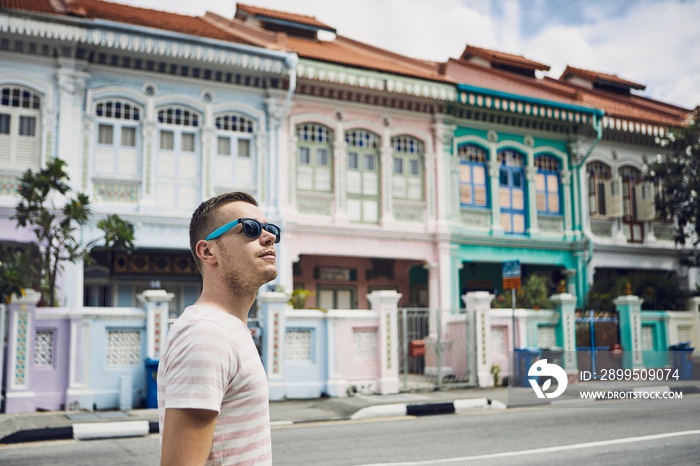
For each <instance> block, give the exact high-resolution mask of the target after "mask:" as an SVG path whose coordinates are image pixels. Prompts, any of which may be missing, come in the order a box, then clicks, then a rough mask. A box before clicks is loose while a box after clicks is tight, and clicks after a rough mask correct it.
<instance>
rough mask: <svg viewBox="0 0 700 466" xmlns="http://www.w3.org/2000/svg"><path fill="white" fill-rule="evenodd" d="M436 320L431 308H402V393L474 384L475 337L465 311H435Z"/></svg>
mask: <svg viewBox="0 0 700 466" xmlns="http://www.w3.org/2000/svg"><path fill="white" fill-rule="evenodd" d="M432 318H433V319H434V322H431V310H430V309H425V308H404V309H399V313H398V319H399V364H400V365H399V374H400V377H401V388H402V390H420V389H429V390H433V389H436V388H437V389H440V388H442V387H443V386H444V385H449V386H470V385H474V384H475V382H476V381H475V375H476V371H475V370H473V369H472V368H473V367H474V364H475V362H474V361H473V359H474V358H475V350H476V348H475V335H472V333H473V331H472V324H471V322H470V321H469V319H468V318H467V315H466V314H465V313H464V310H463V309H462V310H451V309H445V310H433V311H432ZM431 325H434V326H435V327H436V328H435V329H434V331H433V332H432V333H431ZM468 343H472V344H471V345H470V344H468ZM472 347H473V348H472Z"/></svg>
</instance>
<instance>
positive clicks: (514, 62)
mask: <svg viewBox="0 0 700 466" xmlns="http://www.w3.org/2000/svg"><path fill="white" fill-rule="evenodd" d="M472 56H475V57H480V58H483V59H485V60H488V61H490V62H491V63H495V64H499V65H508V66H517V67H518V68H525V69H530V70H541V71H549V66H548V65H545V64H544V63H540V62H536V61H534V60H530V59H528V58H525V57H523V56H522V55H513V54H511V53H505V52H499V51H497V50H489V49H485V48H481V47H474V46H473V45H467V47H466V48H465V49H464V52H462V56H461V57H460V58H461V59H462V60H467V59H469V58H470V57H472Z"/></svg>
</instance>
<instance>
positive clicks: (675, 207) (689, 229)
mask: <svg viewBox="0 0 700 466" xmlns="http://www.w3.org/2000/svg"><path fill="white" fill-rule="evenodd" d="M658 142H659V144H660V145H661V146H662V147H666V148H668V149H669V154H667V155H665V156H663V155H657V157H656V160H655V161H654V162H653V163H651V164H649V170H648V172H647V175H646V178H647V180H650V181H658V182H659V183H660V186H661V189H660V190H659V191H658V192H657V194H656V208H657V211H658V212H659V216H660V217H661V218H662V219H664V220H667V221H675V235H674V236H675V238H674V239H675V242H676V244H680V245H686V243H689V244H690V245H692V249H684V250H683V251H682V252H681V263H682V264H683V265H688V266H691V267H698V266H700V250H699V249H698V246H699V245H700V197H698V194H699V193H700V108H697V109H696V110H695V111H694V112H693V114H692V115H691V117H690V119H689V122H688V125H687V126H685V127H683V128H671V129H669V130H668V132H667V133H666V136H665V137H663V138H659V141H658Z"/></svg>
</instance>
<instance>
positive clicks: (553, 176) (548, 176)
mask: <svg viewBox="0 0 700 466" xmlns="http://www.w3.org/2000/svg"><path fill="white" fill-rule="evenodd" d="M535 168H536V169H537V173H536V174H535V187H536V194H535V195H536V203H537V212H538V213H543V214H553V215H557V214H559V213H560V202H559V194H560V189H559V179H560V172H561V169H560V163H559V160H557V159H556V158H554V157H552V156H549V155H540V156H538V157H536V158H535Z"/></svg>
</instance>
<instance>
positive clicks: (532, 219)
mask: <svg viewBox="0 0 700 466" xmlns="http://www.w3.org/2000/svg"><path fill="white" fill-rule="evenodd" d="M530 160H532V157H528V161H530ZM536 175H537V169H536V168H535V167H534V165H530V162H528V165H527V167H526V168H525V178H526V179H527V190H526V192H525V195H526V196H527V204H528V207H527V216H528V221H529V228H528V229H527V232H528V234H529V235H530V236H537V235H538V234H539V233H540V228H539V226H538V225H537V184H536V182H535V178H536Z"/></svg>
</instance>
